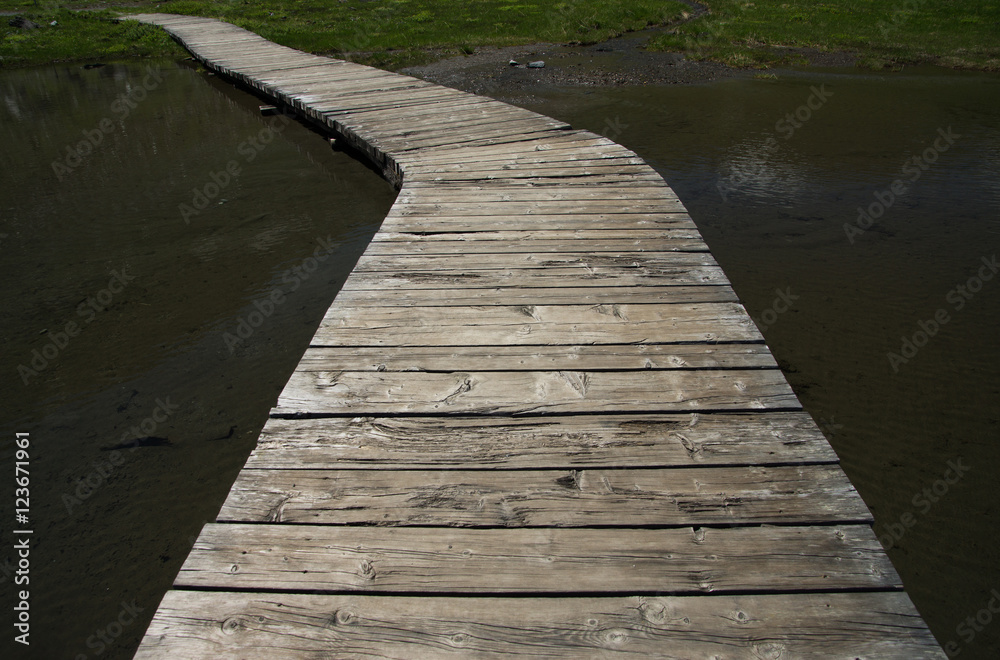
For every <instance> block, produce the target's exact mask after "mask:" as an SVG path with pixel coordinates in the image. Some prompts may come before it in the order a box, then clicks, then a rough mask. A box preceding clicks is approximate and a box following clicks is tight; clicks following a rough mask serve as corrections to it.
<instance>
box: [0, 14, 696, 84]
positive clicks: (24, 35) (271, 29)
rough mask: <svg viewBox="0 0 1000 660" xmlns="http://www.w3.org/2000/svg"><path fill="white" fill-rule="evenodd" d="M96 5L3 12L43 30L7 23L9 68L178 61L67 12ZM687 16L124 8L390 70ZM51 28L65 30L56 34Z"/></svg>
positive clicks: (140, 33) (146, 33)
mask: <svg viewBox="0 0 1000 660" xmlns="http://www.w3.org/2000/svg"><path fill="white" fill-rule="evenodd" d="M93 4H94V3H93V2H86V1H82V2H81V1H66V2H59V3H56V2H23V1H22V2H17V1H14V2H11V1H0V10H5V11H18V12H20V13H21V14H22V15H24V16H27V17H28V18H31V19H32V20H34V21H35V22H36V23H39V24H40V25H41V26H42V27H41V28H40V29H38V30H30V31H25V30H18V29H16V28H11V27H8V26H7V25H6V23H7V21H6V19H5V20H4V21H3V24H2V25H0V57H3V65H4V66H18V65H27V64H35V63H41V62H47V61H53V60H64V61H65V60H93V59H107V58H114V57H123V56H157V55H164V54H169V53H173V52H179V51H177V50H176V48H175V47H173V46H171V45H170V44H168V43H167V42H166V41H165V38H163V37H159V36H155V35H154V33H155V32H158V31H157V30H153V29H152V28H136V27H129V26H127V25H126V24H124V23H123V24H122V25H117V26H116V25H114V24H113V22H112V21H111V18H112V17H113V16H114V15H115V13H116V12H115V11H103V12H87V13H84V14H81V15H79V16H74V15H73V14H72V12H70V11H67V10H69V9H73V8H83V7H91V6H93ZM107 5H108V8H109V9H114V8H115V4H114V3H107ZM684 9H685V5H683V4H681V3H679V2H672V1H663V0H568V1H562V2H560V1H558V0H556V1H552V0H546V1H543V0H344V1H337V0H288V1H286V2H262V1H260V0H174V1H165V2H160V3H156V2H131V3H129V4H128V5H122V6H120V8H119V10H120V11H124V12H139V11H148V12H165V13H178V14H190V15H195V16H210V17H214V18H221V19H224V20H227V21H229V22H231V23H235V24H236V25H239V26H241V27H244V28H247V29H248V30H253V31H254V32H257V33H258V34H260V35H262V36H264V37H266V38H268V39H270V40H272V41H276V42H277V43H280V44H284V45H287V46H291V47H293V48H299V49H301V50H306V51H309V52H313V53H321V54H331V55H338V56H342V57H343V56H346V57H347V58H349V59H353V60H355V61H360V62H364V63H366V64H373V65H376V66H382V67H385V68H399V67H401V66H406V65H408V64H414V63H420V62H426V61H430V60H434V59H438V58H440V57H441V56H442V55H449V54H458V53H466V54H468V53H470V52H473V51H474V50H475V49H476V48H477V47H481V46H490V45H493V46H507V45H517V44H524V43H531V42H536V41H553V42H560V43H594V42H598V41H604V40H606V39H609V38H611V37H614V36H617V35H620V34H622V33H624V32H627V31H630V30H637V29H642V28H646V27H649V26H651V25H663V24H666V23H668V22H670V21H672V20H675V19H676V18H678V17H679V16H680V15H681V13H682V11H683V10H684ZM52 20H57V21H58V23H59V25H57V26H55V27H51V26H50V25H49V23H50V22H51V21H52Z"/></svg>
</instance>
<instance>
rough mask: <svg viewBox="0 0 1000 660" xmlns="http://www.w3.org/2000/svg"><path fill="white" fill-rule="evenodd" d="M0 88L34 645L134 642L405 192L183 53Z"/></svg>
mask: <svg viewBox="0 0 1000 660" xmlns="http://www.w3.org/2000/svg"><path fill="white" fill-rule="evenodd" d="M0 99H2V103H0V135H2V142H3V147H4V155H5V165H4V168H3V170H2V174H0V181H2V182H0V255H2V257H0V277H2V281H3V286H0V308H2V309H3V324H2V339H3V341H4V360H3V378H2V380H0V393H2V399H3V415H2V420H0V427H2V431H3V433H4V437H7V438H10V437H13V434H14V432H17V431H20V432H29V433H30V434H31V446H32V457H31V466H30V467H31V479H32V482H31V483H32V492H31V495H32V497H31V525H32V527H33V529H34V549H33V554H32V557H31V559H32V567H33V568H32V573H31V587H32V588H31V597H32V600H31V607H32V610H31V611H32V623H33V624H34V625H33V627H32V633H33V634H32V637H31V641H32V645H31V649H30V651H31V655H30V657H37V658H43V657H44V658H57V657H60V658H64V657H70V658H73V657H78V656H80V655H82V656H86V657H96V656H98V655H100V657H102V658H127V657H131V655H132V653H133V652H134V650H135V647H136V646H137V644H138V641H139V639H140V638H141V636H142V633H143V631H144V629H145V627H146V624H147V623H148V621H149V619H150V618H151V617H152V614H153V611H154V610H155V609H156V606H157V604H158V602H159V599H160V597H161V595H162V594H163V592H164V591H165V590H166V589H167V588H168V587H169V585H170V582H171V580H172V579H173V577H174V575H175V574H176V573H177V571H178V569H179V568H180V564H181V562H182V561H183V559H184V557H185V556H186V554H187V552H188V550H189V549H190V547H191V544H192V542H193V540H194V537H195V536H196V535H197V533H198V531H199V529H200V527H201V525H202V524H203V523H204V522H205V521H207V520H211V519H213V518H214V517H215V515H216V513H217V512H218V508H219V506H221V503H222V501H223V499H224V498H225V494H226V492H227V491H228V488H229V486H230V484H231V483H232V481H233V479H234V478H235V475H236V473H237V471H238V470H239V468H240V467H241V466H242V463H243V461H244V460H245V458H246V455H247V453H248V452H249V450H250V448H251V447H252V445H253V441H254V439H255V438H256V436H257V433H258V431H259V429H260V427H261V426H262V425H263V423H264V421H265V419H266V416H267V413H268V410H269V408H270V406H272V405H273V404H274V402H275V400H276V398H277V395H278V393H279V392H280V390H281V388H282V387H283V386H284V383H285V381H286V380H287V378H288V376H289V375H290V374H291V371H292V370H293V369H294V367H295V364H296V363H297V361H298V359H299V357H300V355H301V351H302V350H303V349H304V347H305V346H306V345H307V344H308V341H309V338H310V337H311V336H312V333H313V332H314V331H315V328H316V327H317V325H318V323H319V320H320V319H321V317H322V315H323V313H324V312H325V311H326V308H327V307H328V306H329V304H330V302H331V300H332V299H333V296H334V294H335V292H336V289H337V287H338V286H339V285H340V283H342V282H343V280H344V279H345V278H346V276H347V274H348V273H349V272H350V270H351V268H352V267H353V264H354V262H355V261H356V260H357V257H358V256H359V255H360V253H361V252H362V251H363V249H364V247H365V245H366V244H367V242H368V240H369V238H370V236H371V235H372V234H373V233H374V232H375V230H376V228H377V226H378V224H379V222H380V221H381V219H382V218H383V217H384V216H385V214H386V212H387V211H388V208H389V206H390V205H391V204H392V201H393V199H394V197H395V192H394V191H393V190H392V189H391V188H390V187H389V186H388V184H386V183H385V182H384V181H382V180H381V179H380V178H379V177H378V176H377V175H376V174H375V173H373V172H372V171H370V170H368V169H367V168H365V167H364V166H362V165H360V164H359V163H357V162H355V161H353V160H351V159H350V158H348V157H347V156H344V155H343V154H338V153H335V152H332V151H331V150H330V148H329V147H328V146H327V144H326V142H325V141H324V140H322V139H321V138H320V137H319V136H317V135H316V134H314V133H312V132H310V131H308V130H306V129H305V128H303V127H302V126H300V125H298V124H296V123H295V122H292V121H288V120H285V119H284V118H281V117H261V116H260V113H259V112H258V110H257V105H258V101H257V100H256V99H254V98H252V97H250V96H248V95H246V94H243V93H240V92H238V91H235V90H234V89H233V88H232V87H231V86H230V85H228V84H226V83H223V82H221V81H218V80H217V79H216V78H214V77H212V76H210V75H207V74H204V73H198V72H196V71H194V70H192V69H190V68H186V67H183V66H180V65H177V64H175V63H172V62H156V63H153V64H152V65H151V66H149V65H146V64H142V65H140V64H130V65H109V66H104V67H100V68H95V69H92V70H86V69H83V68H82V67H79V66H74V67H48V68H40V69H30V70H22V71H9V72H2V75H0ZM0 459H2V460H0V462H2V464H3V465H7V466H9V465H11V464H12V463H11V460H12V446H11V443H4V444H3V445H2V449H0ZM7 488H8V489H9V488H10V487H9V486H8V487H7ZM5 492H8V491H5ZM12 501H13V492H12V490H11V491H10V492H8V496H5V497H4V500H3V502H4V506H5V507H8V506H9V505H8V503H9V502H12ZM5 510H7V509H5ZM9 515H13V512H10V514H9ZM5 538H7V539H8V540H9V535H7V536H5ZM9 579H10V576H8V575H6V574H4V573H3V572H2V571H0V580H2V581H3V582H4V583H5V584H9ZM12 594H13V590H10V589H6V588H5V589H4V597H3V598H4V601H3V604H4V607H5V608H8V609H7V611H8V612H9V611H11V610H10V609H9V608H11V607H13V605H14V604H13V602H11V598H12V597H13V595H12ZM125 607H128V608H131V609H130V610H129V611H130V612H133V611H134V613H135V616H133V615H132V614H127V615H125V616H123V619H122V620H127V621H131V623H129V625H125V626H124V628H123V629H122V630H121V631H120V632H119V629H118V627H117V626H118V624H115V623H114V622H116V621H118V620H119V619H118V617H119V614H120V613H121V612H122V611H123V608H125ZM108 626H111V628H110V633H117V634H112V635H110V637H109V628H108ZM102 635H104V637H105V639H104V640H102ZM5 648H6V647H5ZM26 657H27V656H26Z"/></svg>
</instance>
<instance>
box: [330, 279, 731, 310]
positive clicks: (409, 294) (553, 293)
mask: <svg viewBox="0 0 1000 660" xmlns="http://www.w3.org/2000/svg"><path fill="white" fill-rule="evenodd" d="M426 279H432V280H433V281H426ZM426 279H424V280H421V281H413V279H412V278H409V279H407V280H406V281H407V284H411V283H412V286H406V287H401V286H399V287H395V288H393V289H380V288H379V287H378V278H376V277H362V276H361V275H357V276H355V277H353V278H351V279H350V280H348V282H347V284H345V286H344V288H342V289H341V290H340V292H339V293H338V294H337V303H338V304H341V305H346V306H353V307H378V308H385V307H483V306H491V307H510V306H511V305H514V306H519V307H520V306H523V307H530V306H533V305H580V304H583V305H588V306H596V305H604V306H607V307H613V306H615V305H618V306H619V307H620V306H622V305H641V304H652V303H660V302H663V301H664V300H669V301H671V302H673V303H712V302H731V303H738V302H739V298H738V297H737V296H736V293H735V292H734V291H733V290H732V288H731V287H730V286H728V285H726V284H713V285H705V286H685V285H676V286H588V287H573V286H568V287H565V286H564V287H527V286H495V287H486V288H474V287H468V286H466V287H462V288H457V289H451V288H447V286H448V279H449V278H445V277H441V278H426ZM451 279H454V278H451ZM436 282H437V283H439V288H426V287H433V286H434V284H435V283H436Z"/></svg>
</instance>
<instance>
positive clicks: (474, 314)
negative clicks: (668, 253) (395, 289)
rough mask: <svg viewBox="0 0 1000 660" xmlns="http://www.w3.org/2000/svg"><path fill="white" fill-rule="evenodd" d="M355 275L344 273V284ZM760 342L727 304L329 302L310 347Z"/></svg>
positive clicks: (757, 334) (739, 313)
mask: <svg viewBox="0 0 1000 660" xmlns="http://www.w3.org/2000/svg"><path fill="white" fill-rule="evenodd" d="M361 279H362V278H361V277H357V278H356V277H354V276H352V277H350V278H348V281H347V283H345V285H344V287H345V288H348V286H349V285H351V284H353V283H354V282H353V281H356V280H361ZM384 279H385V280H389V279H390V278H388V277H385V278H384ZM388 285H389V283H388V282H387V286H388ZM430 288H439V287H437V286H435V287H430ZM762 340H763V337H761V335H760V332H759V331H758V330H757V327H756V326H755V325H754V324H753V321H751V320H750V316H749V315H748V314H747V313H746V311H745V310H744V309H743V307H742V305H738V304H731V303H704V304H669V305H593V306H583V305H554V306H545V305H525V306H518V307H412V308H387V309H384V310H378V309H368V308H366V309H363V310H361V309H352V308H349V307H341V306H339V305H334V306H333V307H331V308H330V309H329V310H328V311H327V313H326V316H325V317H324V318H323V321H322V323H321V324H320V327H319V329H318V330H317V331H316V335H315V336H314V337H313V341H312V345H313V346H511V345H529V344H530V345H548V344H562V345H570V346H577V345H582V344H605V343H614V344H622V343H641V344H654V343H655V344H662V343H676V342H743V341H754V342H759V341H762Z"/></svg>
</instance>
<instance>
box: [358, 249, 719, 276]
mask: <svg viewBox="0 0 1000 660" xmlns="http://www.w3.org/2000/svg"><path fill="white" fill-rule="evenodd" d="M701 267H706V268H718V267H719V265H718V263H716V261H715V258H714V257H713V256H712V255H711V254H710V253H708V252H660V251H631V252H619V253H613V252H596V253H588V252H582V251H578V252H554V253H553V252H547V253H540V254H535V253H531V252H520V253H507V254H489V253H480V254H443V255H441V254H392V255H380V254H368V253H367V252H366V253H365V254H364V255H362V256H361V257H360V258H359V259H358V263H357V265H356V266H355V269H354V272H356V273H369V272H389V273H399V274H402V275H405V274H408V273H410V272H412V271H420V272H434V273H440V274H446V275H450V274H454V273H478V272H480V271H488V270H501V271H514V272H516V275H515V277H521V276H529V277H531V276H534V275H536V273H529V272H524V271H537V270H544V271H545V272H546V273H551V272H553V271H556V272H558V271H559V270H560V269H564V268H578V269H579V270H580V271H581V272H582V273H585V274H586V275H593V274H605V273H607V272H609V271H610V270H611V269H616V270H620V271H624V272H627V273H635V272H638V273H642V274H656V275H659V274H662V273H673V272H676V271H677V270H678V269H682V270H687V269H693V268H701ZM720 270H721V269H720ZM581 283H582V282H581Z"/></svg>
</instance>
